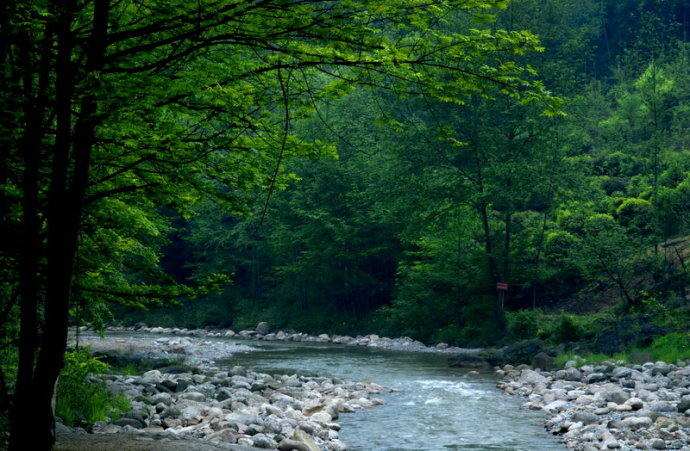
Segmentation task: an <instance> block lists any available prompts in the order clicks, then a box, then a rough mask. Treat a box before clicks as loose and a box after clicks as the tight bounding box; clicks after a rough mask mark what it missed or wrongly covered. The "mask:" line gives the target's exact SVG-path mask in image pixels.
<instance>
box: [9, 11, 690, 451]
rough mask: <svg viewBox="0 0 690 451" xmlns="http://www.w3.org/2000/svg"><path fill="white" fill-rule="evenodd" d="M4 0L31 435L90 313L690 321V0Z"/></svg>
mask: <svg viewBox="0 0 690 451" xmlns="http://www.w3.org/2000/svg"><path fill="white" fill-rule="evenodd" d="M0 8H1V9H2V11H0V66H1V67H2V70H1V71H0V114H1V115H2V116H1V117H2V123H1V124H0V126H1V127H2V133H0V146H1V147H2V167H1V171H0V229H1V230H0V233H1V234H2V237H3V239H2V245H1V249H0V262H1V267H0V289H1V290H2V305H0V325H1V334H0V335H1V337H0V338H1V339H2V341H3V343H2V349H1V352H2V365H1V369H2V371H1V372H0V398H1V399H0V410H2V411H3V412H5V413H7V412H9V411H10V410H12V409H13V410H12V414H11V418H12V419H13V420H14V421H13V422H12V424H11V429H12V440H11V446H12V447H13V448H14V449H23V448H24V447H25V446H28V445H27V444H29V443H34V444H35V443H38V444H39V447H38V448H37V449H43V448H46V449H47V448H49V447H50V444H51V443H52V440H53V439H54V437H53V435H52V430H53V426H54V422H53V412H52V409H51V407H50V406H51V399H52V398H53V394H54V391H55V383H56V380H57V378H58V375H59V374H60V371H61V369H62V367H63V365H64V362H63V360H64V353H65V349H66V342H67V331H68V326H70V325H88V326H92V327H94V328H96V329H102V328H103V327H104V326H105V325H107V324H121V323H122V324H136V323H140V322H145V323H147V324H150V325H161V326H179V327H231V328H235V329H241V328H246V327H253V326H254V325H256V323H257V322H258V321H267V322H268V323H270V324H271V326H273V327H276V328H284V329H293V330H297V331H304V332H310V333H324V332H327V333H341V334H349V335H355V334H362V333H378V334H382V335H388V336H396V337H397V336H410V337H412V338H415V339H418V340H421V341H424V342H427V343H437V342H447V343H452V344H455V345H460V346H489V345H504V344H507V343H512V342H516V341H519V340H525V339H540V340H543V341H544V342H547V343H550V344H552V345H559V344H564V343H580V345H581V346H583V347H584V348H586V349H587V351H588V352H595V353H596V352H603V353H607V354H611V353H615V352H622V351H626V350H629V349H632V348H639V347H644V346H647V345H649V344H650V343H651V342H652V340H654V339H655V338H657V337H661V336H673V337H680V339H681V341H682V340H685V341H683V343H686V341H687V324H688V321H689V320H690V307H689V306H688V301H687V297H686V296H687V287H688V282H689V280H688V271H687V270H688V268H687V267H688V265H690V261H686V260H687V259H688V257H689V256H690V241H688V239H690V238H687V237H688V236H689V235H690V215H689V214H688V211H689V210H690V64H689V63H688V58H690V39H689V37H688V33H689V32H690V6H688V4H687V2H685V1H684V0H580V1H574V0H516V1H513V2H507V1H504V0H445V1H439V2H426V1H423V0H342V1H320V0H314V1H311V0H305V1H288V0H253V1H249V0H247V1H245V0H204V1H200V2H195V3H194V4H193V3H190V2H185V1H170V2H157V1H152V0H142V1H129V0H125V1H109V0H94V1H85V2H76V1H66V2H62V1H48V0H46V1H15V0H12V1H8V2H3V4H2V6H1V7H0ZM503 284H506V285H505V286H507V288H506V289H498V287H503V286H504V285H503ZM683 334H684V335H683ZM684 346H687V344H685V345H684ZM564 350H567V349H564ZM29 425H31V426H32V427H31V428H29ZM36 430H38V431H40V433H39V434H38V435H36Z"/></svg>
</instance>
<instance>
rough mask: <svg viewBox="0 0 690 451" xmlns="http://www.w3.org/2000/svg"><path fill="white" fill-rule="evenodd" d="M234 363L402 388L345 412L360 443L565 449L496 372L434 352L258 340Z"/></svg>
mask: <svg viewBox="0 0 690 451" xmlns="http://www.w3.org/2000/svg"><path fill="white" fill-rule="evenodd" d="M253 345H254V346H255V347H256V350H255V351H253V352H250V353H245V354H239V355H236V356H235V357H233V358H232V359H231V360H230V361H229V362H228V364H242V365H248V366H253V367H255V368H257V369H259V370H262V371H267V372H286V373H298V374H310V375H314V374H316V375H329V376H332V377H339V378H344V379H352V380H362V381H372V382H376V383H378V384H381V385H384V386H386V387H388V388H392V389H395V390H396V391H395V392H394V393H390V394H386V395H383V396H382V397H383V398H384V399H385V404H384V405H383V406H379V407H376V408H374V409H372V410H368V411H360V412H357V413H353V414H346V415H342V416H341V417H340V420H339V422H340V424H341V425H342V430H341V432H340V436H341V439H342V440H343V441H344V442H345V443H347V444H348V445H349V446H350V448H351V449H356V450H432V449H451V450H558V449H563V446H562V445H561V444H560V443H559V442H558V441H557V440H556V439H555V438H554V437H552V436H551V435H549V434H547V433H546V431H545V430H544V429H543V427H542V426H541V424H542V422H543V419H544V418H543V416H541V414H539V413H535V412H530V411H526V410H524V409H521V408H520V407H519V403H520V400H519V399H516V398H511V397H508V396H506V395H503V394H502V393H501V392H500V391H499V390H498V389H497V388H496V387H495V383H496V381H495V379H494V378H493V376H492V375H491V374H479V375H477V374H471V375H470V374H468V372H467V370H463V369H458V368H450V367H449V366H448V365H447V363H446V358H445V357H443V356H438V355H433V354H429V355H427V354H409V353H393V352H384V351H380V350H369V349H361V348H354V347H352V348H350V347H340V346H334V345H323V344H319V345H315V344H305V343H275V342H273V343H267V342H257V343H253Z"/></svg>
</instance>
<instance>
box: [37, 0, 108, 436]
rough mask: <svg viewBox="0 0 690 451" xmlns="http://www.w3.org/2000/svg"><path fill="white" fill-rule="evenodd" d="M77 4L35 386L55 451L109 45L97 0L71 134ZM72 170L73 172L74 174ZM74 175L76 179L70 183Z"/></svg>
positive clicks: (59, 92) (61, 94) (62, 52)
mask: <svg viewBox="0 0 690 451" xmlns="http://www.w3.org/2000/svg"><path fill="white" fill-rule="evenodd" d="M72 6H73V5H72V4H70V5H67V6H63V7H62V8H63V10H62V15H61V27H62V28H61V29H60V30H59V31H58V62H57V65H56V69H57V73H56V75H57V77H56V111H57V116H56V118H57V134H56V139H55V147H54V149H55V155H54V159H53V172H52V179H51V189H50V193H49V198H48V213H47V217H48V220H47V222H48V245H47V248H48V249H47V281H46V308H45V311H46V312H45V316H46V317H45V327H44V329H45V330H44V332H43V337H42V338H43V339H42V341H41V348H40V352H39V356H38V362H37V367H36V374H35V376H34V383H33V388H34V393H35V395H34V396H35V400H36V405H35V406H34V408H35V409H36V411H35V413H34V418H33V427H34V429H35V431H36V432H35V433H34V436H33V443H34V448H35V449H50V448H51V447H52V445H53V443H54V442H55V419H54V412H53V405H52V400H53V395H54V393H55V385H56V382H57V379H58V376H59V374H60V371H61V369H62V367H63V364H64V355H65V350H66V345H67V330H68V312H69V303H70V298H71V288H72V281H73V277H74V268H75V261H76V256H77V249H78V242H79V232H80V228H81V218H82V210H83V205H84V199H85V197H86V189H87V186H88V180H89V171H90V164H91V149H92V147H93V143H94V139H95V129H96V124H97V117H96V113H97V100H96V92H95V90H96V88H97V87H96V86H95V84H96V81H95V80H91V79H90V74H92V73H93V72H95V71H97V70H98V69H99V68H100V67H101V66H102V64H103V57H104V54H105V46H106V31H107V20H108V9H109V3H108V1H107V0H97V1H96V2H95V5H94V16H93V28H92V33H91V37H90V41H89V48H88V49H87V64H86V71H85V72H86V75H85V76H84V77H83V83H84V86H82V88H83V89H85V90H87V92H86V93H85V94H84V95H83V96H82V97H81V99H82V100H81V102H80V106H79V109H78V111H79V118H78V120H77V123H76V125H75V127H74V130H72V114H73V113H72V104H73V100H72V99H73V96H74V87H75V86H76V83H75V78H76V77H75V74H74V73H73V72H72V70H73V67H72V62H71V53H72V45H73V44H72V36H71V31H70V28H71V25H72V20H73V17H72V14H73V11H72ZM70 150H71V152H70ZM70 163H71V164H70ZM70 166H71V167H72V171H70V170H69V168H70ZM70 172H72V178H71V181H70V180H68V178H69V173H70ZM36 446H38V448H36Z"/></svg>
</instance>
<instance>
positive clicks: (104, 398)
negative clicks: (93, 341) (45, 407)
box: [55, 348, 131, 426]
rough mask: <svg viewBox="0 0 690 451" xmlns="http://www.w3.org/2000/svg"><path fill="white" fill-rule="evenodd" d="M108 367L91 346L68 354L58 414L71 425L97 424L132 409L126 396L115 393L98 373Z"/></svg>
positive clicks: (62, 379)
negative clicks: (93, 355)
mask: <svg viewBox="0 0 690 451" xmlns="http://www.w3.org/2000/svg"><path fill="white" fill-rule="evenodd" d="M107 370H108V365H106V364H105V363H103V362H101V361H100V360H98V359H96V358H94V357H92V356H91V354H90V353H89V351H88V350H87V349H83V348H82V349H78V350H75V351H71V352H68V353H66V354H65V367H64V368H63V370H62V372H61V373H60V378H59V379H58V386H57V396H56V398H57V399H56V404H55V414H56V415H57V416H58V417H60V418H61V419H62V420H63V422H64V423H65V424H67V425H70V426H72V425H80V424H93V423H95V422H96V421H105V420H107V419H109V418H110V419H114V418H119V417H120V416H122V414H124V413H125V412H127V411H129V410H130V409H131V405H130V402H129V400H128V399H127V398H126V397H124V396H123V395H112V394H110V393H109V392H108V390H107V389H106V387H105V384H104V383H102V382H100V381H98V380H95V379H94V378H93V375H94V374H101V373H104V372H105V371H107Z"/></svg>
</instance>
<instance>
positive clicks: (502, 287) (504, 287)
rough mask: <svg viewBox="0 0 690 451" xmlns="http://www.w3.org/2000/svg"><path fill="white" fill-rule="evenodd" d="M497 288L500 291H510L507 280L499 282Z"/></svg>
mask: <svg viewBox="0 0 690 451" xmlns="http://www.w3.org/2000/svg"><path fill="white" fill-rule="evenodd" d="M496 289H497V290H499V291H508V284H507V283H505V282H498V283H497V284H496Z"/></svg>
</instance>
